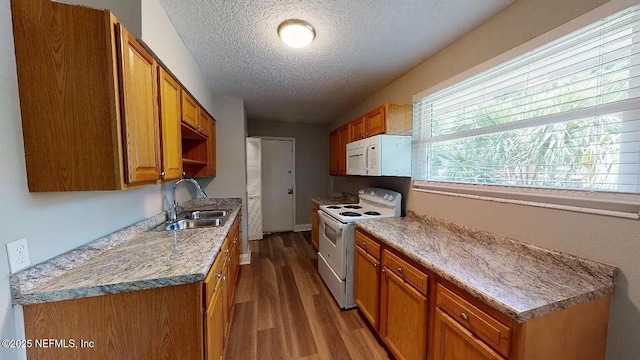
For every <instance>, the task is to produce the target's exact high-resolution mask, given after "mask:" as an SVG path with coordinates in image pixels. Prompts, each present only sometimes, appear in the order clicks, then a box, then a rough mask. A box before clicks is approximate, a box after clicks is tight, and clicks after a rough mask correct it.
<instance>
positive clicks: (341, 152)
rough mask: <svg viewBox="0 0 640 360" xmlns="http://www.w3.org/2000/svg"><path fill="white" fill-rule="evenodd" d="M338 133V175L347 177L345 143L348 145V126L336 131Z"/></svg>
mask: <svg viewBox="0 0 640 360" xmlns="http://www.w3.org/2000/svg"><path fill="white" fill-rule="evenodd" d="M338 132H339V133H340V145H339V146H340V148H339V149H338V156H339V161H338V174H340V175H347V143H349V138H350V136H349V124H346V125H344V126H342V127H341V128H340V129H338Z"/></svg>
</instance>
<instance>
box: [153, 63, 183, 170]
mask: <svg viewBox="0 0 640 360" xmlns="http://www.w3.org/2000/svg"><path fill="white" fill-rule="evenodd" d="M158 79H159V81H158V83H159V88H160V91H159V93H160V101H159V103H160V129H161V131H162V137H161V143H162V173H161V177H162V179H164V180H176V179H180V178H181V177H182V139H181V137H180V117H181V112H180V101H181V94H180V91H181V90H180V89H181V88H180V84H178V82H177V81H176V80H175V79H174V78H173V77H172V76H171V75H170V74H169V73H168V72H167V71H166V70H164V69H163V68H162V67H159V70H158Z"/></svg>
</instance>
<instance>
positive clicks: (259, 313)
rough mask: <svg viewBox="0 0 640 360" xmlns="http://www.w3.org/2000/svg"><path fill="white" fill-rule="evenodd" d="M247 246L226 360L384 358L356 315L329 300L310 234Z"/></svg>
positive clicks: (287, 235) (269, 237) (281, 236)
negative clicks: (247, 256) (248, 254)
mask: <svg viewBox="0 0 640 360" xmlns="http://www.w3.org/2000/svg"><path fill="white" fill-rule="evenodd" d="M249 244H250V247H251V265H243V266H241V267H240V278H239V280H238V288H237V290H236V295H235V306H234V309H233V318H232V320H231V321H232V322H231V330H230V333H229V341H228V343H227V348H226V356H225V359H227V360H235V359H243V360H244V359H269V360H270V359H354V360H355V359H366V360H375V359H389V356H388V355H387V352H386V351H385V350H384V348H383V347H382V346H381V345H380V344H379V343H378V341H377V340H376V338H375V336H374V335H373V333H372V332H371V331H370V330H369V329H368V328H367V326H366V325H365V323H364V322H363V320H362V319H361V318H360V315H358V313H357V311H356V310H349V311H341V310H340V309H339V308H338V305H337V304H336V303H335V301H334V299H333V298H332V297H331V294H330V293H329V291H328V290H327V288H326V287H325V285H324V283H323V282H322V279H321V278H320V276H319V275H318V272H317V256H316V254H315V252H314V250H313V248H312V247H311V243H310V233H309V232H302V233H300V232H298V233H280V234H271V235H267V236H265V239H263V240H259V241H251V242H250V243H249Z"/></svg>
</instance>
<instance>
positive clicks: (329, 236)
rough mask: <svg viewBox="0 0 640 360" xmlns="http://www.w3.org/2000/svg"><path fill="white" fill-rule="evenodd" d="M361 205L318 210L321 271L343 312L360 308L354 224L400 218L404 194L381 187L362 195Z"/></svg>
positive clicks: (330, 206)
mask: <svg viewBox="0 0 640 360" xmlns="http://www.w3.org/2000/svg"><path fill="white" fill-rule="evenodd" d="M358 197H359V202H358V203H357V204H339V205H322V206H320V210H318V216H319V218H320V226H319V230H318V232H319V234H318V235H319V237H320V239H319V242H320V243H319V251H318V272H319V273H320V276H321V277H322V280H323V281H324V283H325V284H326V285H327V288H329V291H330V292H331V294H332V295H333V297H334V298H335V299H336V302H337V303H338V305H339V306H340V308H342V309H350V308H353V307H355V306H356V303H355V299H354V293H353V291H354V290H353V277H354V262H355V234H356V229H355V225H354V224H353V222H354V221H361V220H372V219H382V218H390V217H400V210H401V201H402V194H400V193H398V192H395V191H391V190H385V189H379V188H365V189H362V190H360V191H359V193H358Z"/></svg>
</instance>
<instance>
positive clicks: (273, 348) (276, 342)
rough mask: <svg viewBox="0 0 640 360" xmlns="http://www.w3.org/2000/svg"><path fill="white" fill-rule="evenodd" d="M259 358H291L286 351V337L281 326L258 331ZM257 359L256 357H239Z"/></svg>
mask: <svg viewBox="0 0 640 360" xmlns="http://www.w3.org/2000/svg"><path fill="white" fill-rule="evenodd" d="M257 339H258V347H257V348H258V351H257V353H258V359H274V360H277V359H291V357H290V356H288V355H287V353H286V352H285V346H284V339H283V338H282V329H281V328H279V327H278V328H271V329H264V330H260V331H258V336H257ZM238 359H255V358H238Z"/></svg>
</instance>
